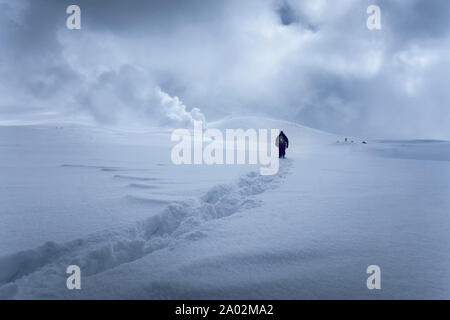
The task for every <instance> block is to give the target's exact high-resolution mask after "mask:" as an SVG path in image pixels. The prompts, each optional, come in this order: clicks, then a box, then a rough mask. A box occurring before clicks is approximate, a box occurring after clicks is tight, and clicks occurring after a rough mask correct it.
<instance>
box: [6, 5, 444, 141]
mask: <svg viewBox="0 0 450 320" xmlns="http://www.w3.org/2000/svg"><path fill="white" fill-rule="evenodd" d="M73 3H76V4H78V5H80V7H81V10H82V30H74V31H69V30H67V29H66V28H65V19H66V17H67V15H66V13H65V9H66V7H67V6H68V5H70V4H73ZM370 4H377V5H379V6H380V7H381V10H382V30H380V31H369V30H368V29H367V28H366V26H365V24H366V19H367V14H366V8H367V7H368V6H369V5H370ZM0 9H1V10H0V40H1V43H0V53H1V60H0V77H1V78H0V108H1V109H0V116H1V117H4V118H11V117H12V118H13V117H14V115H16V118H17V119H20V118H21V117H23V115H24V114H25V113H26V112H27V110H29V111H30V114H32V113H33V112H36V110H38V111H41V110H43V111H45V112H56V113H61V114H70V115H77V114H85V115H90V116H91V117H92V118H94V119H95V120H97V121H98V122H104V123H118V122H125V123H126V122H127V121H134V120H138V121H141V122H144V123H152V122H154V121H153V120H155V119H156V120H157V122H159V123H165V124H174V125H177V124H181V123H183V124H188V123H189V121H190V120H192V119H194V118H202V117H203V115H202V112H203V113H204V114H205V115H206V116H207V118H209V119H214V118H217V117H221V116H224V115H227V114H230V113H231V114H237V115H239V114H244V115H246V114H260V115H268V116H274V117H281V118H285V119H289V120H295V121H297V122H299V123H302V124H305V125H310V126H313V127H317V128H320V129H324V130H327V131H334V132H339V133H342V134H354V135H372V136H405V137H406V136H408V137H411V136H421V137H433V138H450V136H449V133H448V125H449V122H450V116H449V114H450V113H448V105H449V103H450V94H449V93H448V92H447V90H446V89H445V88H446V87H448V86H449V85H450V83H449V80H448V79H449V77H448V72H449V71H450V61H449V60H450V59H449V58H448V50H449V49H450V40H449V30H450V22H449V21H450V20H449V19H448V16H449V15H450V12H449V11H450V2H448V1H444V0H442V1H439V0H434V1H425V0H411V1H387V0H378V1H376V0H373V1H366V0H363V1H360V0H347V1H325V0H310V1H294V0H262V1H261V0H250V1H245V2H244V1H238V0H228V1H204V0H169V1H138V0H134V1H124V0H110V1H106V0H96V1H88V0H80V1H66V0H58V1H57V0H47V1H40V0H33V1H4V0H0ZM176 96H178V97H180V99H179V98H176ZM194 107H198V108H200V109H201V110H202V111H201V112H200V111H199V110H198V109H194ZM14 110H16V112H14Z"/></svg>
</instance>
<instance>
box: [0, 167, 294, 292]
mask: <svg viewBox="0 0 450 320" xmlns="http://www.w3.org/2000/svg"><path fill="white" fill-rule="evenodd" d="M291 167H292V161H291V160H290V159H285V160H282V161H280V170H279V172H278V174H276V175H273V176H262V175H260V174H259V173H258V172H250V173H248V174H245V175H243V176H241V177H240V178H239V179H238V180H237V181H236V182H235V183H231V184H221V185H217V186H214V187H213V188H211V189H210V190H209V191H208V192H206V193H205V194H204V195H203V196H201V197H199V198H196V199H191V200H189V201H182V202H173V203H170V204H168V205H167V207H166V208H165V209H164V210H163V211H162V212H160V213H159V214H157V215H154V216H152V217H150V218H148V219H146V220H145V221H142V222H139V223H137V224H136V225H135V226H134V227H132V228H126V229H125V228H123V229H118V230H108V231H104V232H101V233H96V234H93V235H91V236H89V237H87V238H84V239H77V240H74V241H70V242H67V243H63V244H57V243H55V242H47V243H45V244H44V245H42V246H40V247H38V248H36V249H33V250H26V251H21V252H18V253H15V254H12V255H8V256H4V257H0V298H15V297H17V295H19V294H22V296H23V295H25V296H26V292H21V291H22V290H25V291H26V289H27V287H30V286H39V288H41V289H42V286H44V287H45V286H48V284H43V283H42V279H47V280H46V282H48V283H58V285H63V283H64V281H65V280H64V279H65V278H66V276H67V275H66V274H65V270H66V268H67V266H69V265H71V264H75V265H78V266H80V268H81V270H82V272H83V276H90V275H93V274H97V273H100V272H103V271H106V270H108V269H111V268H114V267H116V266H118V265H121V264H123V263H127V262H131V261H135V260H137V259H140V258H142V257H143V256H145V255H148V254H150V253H152V252H154V251H155V250H159V249H163V248H165V247H168V246H171V245H176V242H177V241H183V240H188V241H189V240H196V239H199V238H202V237H205V236H206V234H205V233H204V232H203V231H202V230H201V226H202V225H204V224H205V223H207V222H208V221H211V220H215V219H221V218H225V217H228V216H231V215H233V214H235V213H237V212H241V211H244V210H245V209H248V208H254V207H257V206H259V205H261V203H262V200H261V199H258V197H257V195H259V194H261V193H263V192H265V191H267V190H269V189H273V188H276V187H277V186H278V185H279V184H280V183H281V182H282V181H283V180H284V178H285V176H286V175H287V174H288V173H289V171H290V169H291ZM19 288H20V289H19Z"/></svg>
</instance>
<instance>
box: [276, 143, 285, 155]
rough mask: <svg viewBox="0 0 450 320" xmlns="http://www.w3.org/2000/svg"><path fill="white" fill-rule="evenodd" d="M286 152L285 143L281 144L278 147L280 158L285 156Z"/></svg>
mask: <svg viewBox="0 0 450 320" xmlns="http://www.w3.org/2000/svg"><path fill="white" fill-rule="evenodd" d="M285 154H286V147H285V146H284V144H280V146H279V147H278V158H284V156H285Z"/></svg>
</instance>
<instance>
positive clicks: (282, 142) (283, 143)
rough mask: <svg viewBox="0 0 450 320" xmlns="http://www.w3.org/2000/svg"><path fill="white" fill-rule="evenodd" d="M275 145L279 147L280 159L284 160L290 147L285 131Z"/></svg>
mask: <svg viewBox="0 0 450 320" xmlns="http://www.w3.org/2000/svg"><path fill="white" fill-rule="evenodd" d="M275 145H276V146H277V147H278V158H283V159H284V157H285V156H286V149H287V148H288V147H289V139H288V137H286V135H285V134H284V132H283V131H281V132H280V134H279V135H278V137H277V140H276V141H275Z"/></svg>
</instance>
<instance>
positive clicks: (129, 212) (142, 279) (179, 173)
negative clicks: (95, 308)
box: [0, 118, 450, 299]
mask: <svg viewBox="0 0 450 320" xmlns="http://www.w3.org/2000/svg"><path fill="white" fill-rule="evenodd" d="M209 126H210V127H215V128H221V129H225V128H269V129H270V128H278V129H282V130H284V131H285V133H286V134H287V135H288V137H289V139H290V143H291V146H290V148H289V149H288V151H287V155H288V159H285V160H282V161H281V162H280V170H279V173H278V174H277V175H274V176H261V175H259V166H240V165H234V166H223V165H216V166H206V165H204V166H194V165H191V166H175V165H173V164H172V163H171V161H170V147H171V146H172V145H173V143H171V142H170V132H169V131H167V130H154V131H151V132H145V133H130V132H124V131H120V130H107V129H99V128H94V127H86V126H79V125H61V124H60V125H40V126H14V127H0V150H1V153H0V167H1V170H0V181H1V184H0V190H1V193H0V203H1V204H2V205H1V207H0V256H1V257H0V297H1V298H7V299H17V298H38V299H48V298H62V299H72V298H113V299H115V298H125V299H134V298H145V299H170V298H180V299H186V298H244V299H245V298H255V299H264V298H283V299H296V298H305V299H311V298H364V299H371V298H384V299H389V298H450V289H449V287H450V257H449V254H448V248H449V244H450V236H449V231H450V230H449V229H450V218H449V214H448V213H449V212H450V200H449V195H450V185H449V183H448V181H450V165H449V161H450V143H449V142H446V141H424V140H412V141H368V142H369V143H368V144H367V145H363V144H361V141H362V140H361V139H357V138H351V140H354V143H350V142H348V143H344V142H343V137H337V136H335V135H331V134H328V133H324V132H320V131H317V130H313V129H310V128H305V127H302V126H299V125H296V124H292V123H288V122H284V121H278V120H273V119H264V118H230V119H226V120H223V121H220V122H216V123H210V124H209ZM338 140H339V142H337V141H338ZM69 264H77V265H79V266H80V267H81V270H82V290H80V291H76V290H75V291H69V290H67V289H66V286H65V282H66V277H67V275H66V274H65V271H66V267H67V266H68V265H69ZM373 264H376V265H379V266H380V267H381V272H382V289H381V290H379V291H374V290H368V289H367V287H366V279H367V277H368V275H367V274H366V268H367V266H369V265H373Z"/></svg>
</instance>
